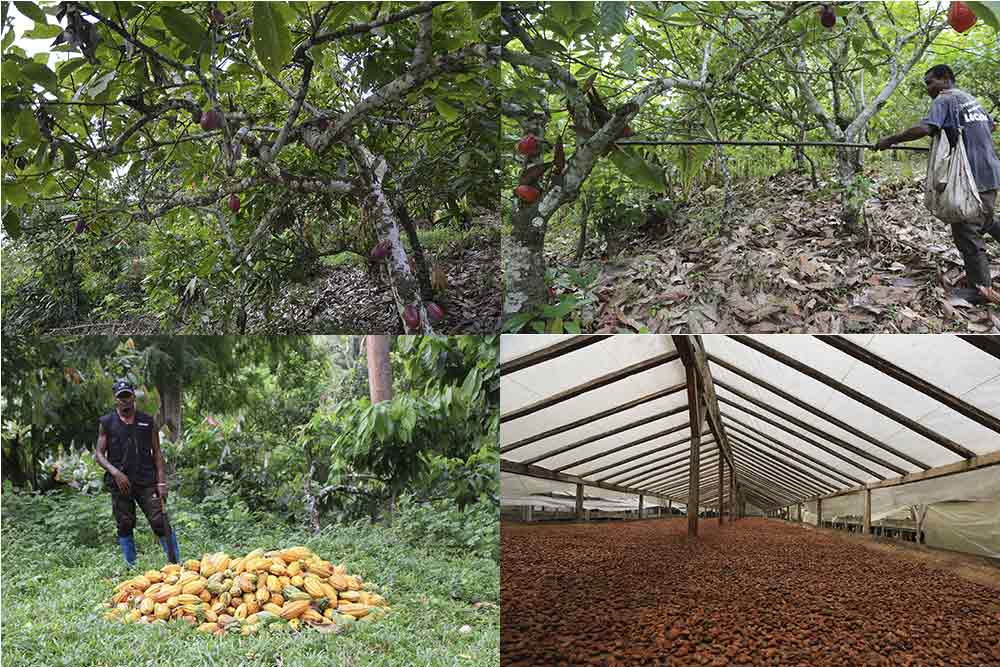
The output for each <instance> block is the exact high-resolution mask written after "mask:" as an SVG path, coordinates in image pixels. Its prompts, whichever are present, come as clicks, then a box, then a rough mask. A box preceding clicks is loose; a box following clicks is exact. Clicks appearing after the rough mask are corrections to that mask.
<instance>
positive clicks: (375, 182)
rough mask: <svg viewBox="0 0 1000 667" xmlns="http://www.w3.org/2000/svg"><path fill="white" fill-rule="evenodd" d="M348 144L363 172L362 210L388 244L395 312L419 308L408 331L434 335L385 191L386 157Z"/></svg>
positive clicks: (393, 211)
mask: <svg viewBox="0 0 1000 667" xmlns="http://www.w3.org/2000/svg"><path fill="white" fill-rule="evenodd" d="M347 144H348V146H349V147H350V148H351V150H352V151H353V152H354V158H355V160H356V162H357V164H358V169H359V171H360V172H361V176H362V181H363V187H364V189H365V193H364V196H363V197H362V198H361V210H362V212H363V214H364V216H365V219H366V220H368V221H369V223H370V224H371V225H372V226H373V227H374V228H375V232H376V237H377V238H378V240H379V242H380V243H381V242H386V243H388V244H389V254H388V256H387V257H386V258H385V260H384V261H385V263H386V266H387V267H388V273H389V288H390V290H391V291H392V297H393V301H394V302H395V304H396V312H397V314H398V315H399V317H400V319H403V313H404V311H405V310H406V308H407V307H412V308H415V309H416V312H417V314H418V315H419V318H420V321H419V323H418V324H417V326H415V327H410V326H409V325H406V324H405V319H403V322H404V325H405V326H406V330H407V333H425V334H432V333H434V329H433V328H432V327H431V324H430V319H429V318H428V316H427V310H426V308H425V307H424V300H423V299H422V298H421V296H420V288H419V283H418V280H417V276H416V274H415V273H414V272H413V269H412V268H411V267H410V262H409V259H407V256H406V249H405V248H404V247H403V239H402V237H401V236H400V227H401V226H402V224H401V223H400V221H399V217H398V216H397V215H396V211H395V210H394V209H393V207H392V206H391V204H390V198H389V195H388V193H386V191H385V180H386V174H387V173H388V170H389V166H388V164H387V163H386V160H385V158H384V157H381V156H378V157H376V156H375V155H373V154H372V152H371V151H369V150H368V149H367V148H366V147H365V146H364V145H363V144H362V143H361V142H359V141H357V140H356V139H348V140H347Z"/></svg>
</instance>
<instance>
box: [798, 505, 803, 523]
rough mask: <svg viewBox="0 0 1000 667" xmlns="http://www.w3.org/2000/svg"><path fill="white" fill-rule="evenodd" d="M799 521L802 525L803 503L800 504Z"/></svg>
mask: <svg viewBox="0 0 1000 667" xmlns="http://www.w3.org/2000/svg"><path fill="white" fill-rule="evenodd" d="M798 520H799V523H802V503H799V515H798Z"/></svg>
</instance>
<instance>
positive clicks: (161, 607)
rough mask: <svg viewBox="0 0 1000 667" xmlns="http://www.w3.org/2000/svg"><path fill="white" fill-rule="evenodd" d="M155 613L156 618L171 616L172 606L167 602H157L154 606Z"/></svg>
mask: <svg viewBox="0 0 1000 667" xmlns="http://www.w3.org/2000/svg"><path fill="white" fill-rule="evenodd" d="M153 614H154V615H155V616H156V618H167V617H168V616H170V607H168V606H167V605H165V604H157V605H155V607H154V608H153Z"/></svg>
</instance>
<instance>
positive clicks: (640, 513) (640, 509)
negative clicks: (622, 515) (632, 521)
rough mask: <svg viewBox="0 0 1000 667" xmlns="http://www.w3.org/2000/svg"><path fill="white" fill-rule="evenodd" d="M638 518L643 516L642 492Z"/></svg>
mask: <svg viewBox="0 0 1000 667" xmlns="http://www.w3.org/2000/svg"><path fill="white" fill-rule="evenodd" d="M638 518H640V519H641V518H642V494H641V493H640V494H639V516H638Z"/></svg>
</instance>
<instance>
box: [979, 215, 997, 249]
mask: <svg viewBox="0 0 1000 667" xmlns="http://www.w3.org/2000/svg"><path fill="white" fill-rule="evenodd" d="M983 234H989V235H990V236H992V237H993V240H994V241H997V242H998V243H1000V218H998V217H997V216H996V215H994V216H993V220H991V221H990V222H987V223H986V225H985V226H983Z"/></svg>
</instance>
